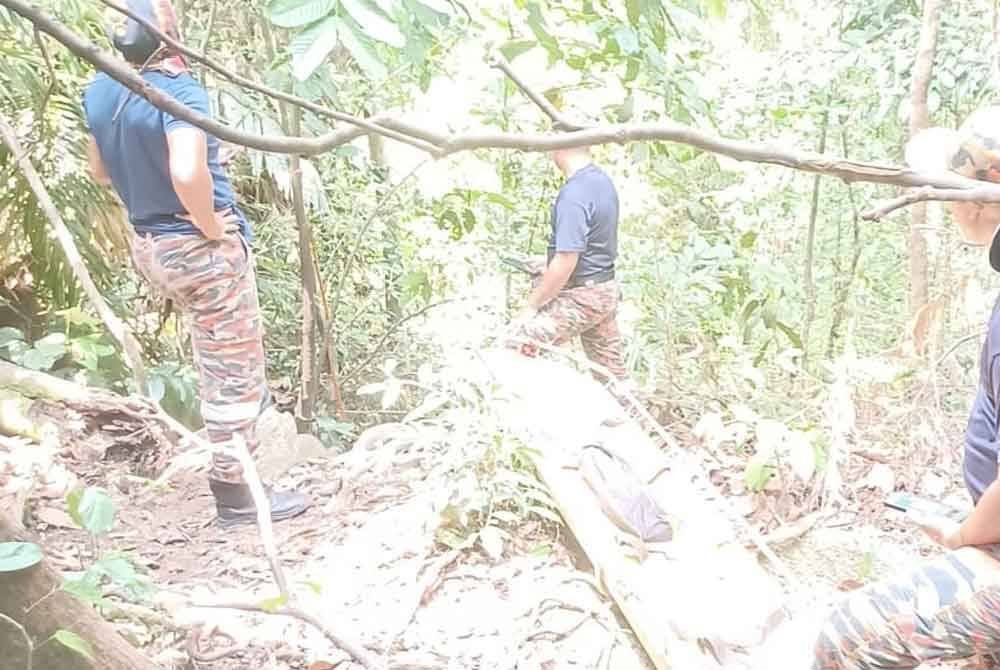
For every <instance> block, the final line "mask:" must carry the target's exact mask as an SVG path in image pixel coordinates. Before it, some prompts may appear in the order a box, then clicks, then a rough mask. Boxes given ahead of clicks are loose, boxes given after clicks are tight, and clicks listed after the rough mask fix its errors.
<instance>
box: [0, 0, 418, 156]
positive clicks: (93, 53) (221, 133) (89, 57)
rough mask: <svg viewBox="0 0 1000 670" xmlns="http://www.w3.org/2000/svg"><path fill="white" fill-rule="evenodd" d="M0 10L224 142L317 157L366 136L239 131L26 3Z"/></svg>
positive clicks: (8, 3) (353, 131) (6, 0)
mask: <svg viewBox="0 0 1000 670" xmlns="http://www.w3.org/2000/svg"><path fill="white" fill-rule="evenodd" d="M0 7H6V8H7V9H9V10H11V11H12V12H14V13H15V14H18V15H20V16H22V17H23V18H25V19H27V20H28V21H30V22H31V23H32V24H33V25H35V26H36V27H38V29H39V30H41V31H42V32H44V33H47V34H48V35H51V36H52V37H53V39H55V40H56V41H57V42H60V43H61V44H62V45H63V46H65V47H66V48H67V49H69V50H70V52H72V53H73V54H74V55H76V56H77V57H78V58H80V59H82V60H84V61H86V62H88V63H90V64H91V65H93V66H94V67H96V68H97V69H99V70H101V71H103V72H106V73H107V74H108V75H109V76H111V77H112V78H113V79H115V80H117V81H118V82H120V83H121V84H122V85H124V86H125V87H127V88H128V89H129V90H131V91H133V92H135V93H137V94H138V95H141V96H142V97H143V98H145V99H146V100H148V101H149V102H150V103H151V104H152V105H153V106H155V107H156V108H157V109H160V110H163V111H165V112H167V113H169V114H172V115H174V116H176V117H177V118H179V119H183V120H184V121H187V122H188V123H190V124H192V125H194V126H196V127H198V128H201V129H202V130H204V131H205V132H207V133H210V134H212V135H214V136H215V137H217V138H219V139H220V140H224V141H226V142H230V143H232V144H238V145H241V146H245V147H249V148H252V149H259V150H261V151H268V152H273V153H281V154H293V153H298V154H302V155H306V156H313V155H316V154H321V153H324V152H327V151H330V150H331V149H334V148H336V147H338V146H340V145H342V144H346V143H347V142H350V141H351V140H354V139H356V138H358V137H361V136H363V135H365V134H366V131H365V130H364V129H363V128H358V127H352V128H344V129H341V130H336V131H333V132H331V133H327V134H325V135H320V136H318V137H283V136H276V135H257V134H253V133H245V132H242V131H239V130H235V129H233V128H230V127H229V126H227V125H225V124H222V123H219V122H218V121H215V120H213V119H210V118H209V117H207V116H205V115H203V114H200V113H198V112H196V111H194V110H192V109H190V108H189V107H187V106H186V105H183V104H181V103H180V102H178V101H177V100H176V99H175V98H174V97H172V96H170V95H168V94H166V93H164V92H163V91H161V90H160V89H158V88H156V87H155V86H153V85H152V84H150V83H149V82H147V81H146V80H144V79H143V78H142V77H140V76H139V75H138V74H137V73H136V72H135V70H134V69H133V68H132V67H131V66H129V65H128V64H127V63H125V62H124V61H122V60H120V59H118V58H115V57H113V56H109V55H108V54H106V53H104V52H103V51H101V49H100V48H99V47H98V46H97V45H95V44H94V43H93V42H89V41H87V40H84V39H82V38H81V37H79V36H78V35H76V34H75V33H74V32H72V31H71V30H69V29H67V28H65V27H64V26H62V25H60V24H59V23H57V22H55V21H53V20H52V19H50V18H49V17H48V16H46V15H45V14H43V13H42V12H41V11H40V10H39V9H37V8H36V7H33V6H31V5H29V4H27V3H26V2H23V0H0ZM399 125H405V124H397V123H395V122H391V121H389V120H388V119H387V120H386V122H385V124H384V126H380V127H384V128H390V129H393V130H399V127H398V126H399ZM401 132H403V133H404V134H408V135H413V136H419V135H417V134H416V133H411V132H409V131H405V130H401Z"/></svg>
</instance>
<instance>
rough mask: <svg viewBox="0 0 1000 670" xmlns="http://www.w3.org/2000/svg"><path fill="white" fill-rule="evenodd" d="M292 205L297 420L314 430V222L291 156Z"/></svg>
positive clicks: (294, 124) (295, 120)
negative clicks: (297, 290) (297, 270)
mask: <svg viewBox="0 0 1000 670" xmlns="http://www.w3.org/2000/svg"><path fill="white" fill-rule="evenodd" d="M289 117H290V120H289V126H290V128H289V129H290V131H291V133H292V134H293V135H298V134H299V133H300V131H301V128H300V126H301V121H302V110H301V109H299V108H298V107H295V108H293V109H291V110H290V111H289ZM291 169H292V207H293V208H294V210H295V226H296V228H298V231H299V264H300V266H301V268H302V381H301V385H300V387H301V388H300V390H299V408H298V412H296V417H295V418H296V421H297V423H298V428H299V432H312V428H313V426H312V424H313V420H314V418H315V411H316V394H317V391H318V388H319V386H318V381H319V379H318V377H317V375H316V311H317V309H316V285H317V283H318V281H317V278H316V266H315V264H314V263H313V258H312V225H311V224H310V222H309V216H308V214H307V213H306V204H305V198H304V195H303V193H302V162H301V159H300V158H299V157H298V156H296V155H292V157H291Z"/></svg>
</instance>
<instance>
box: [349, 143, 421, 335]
mask: <svg viewBox="0 0 1000 670" xmlns="http://www.w3.org/2000/svg"><path fill="white" fill-rule="evenodd" d="M426 164H427V161H426V160H423V161H421V162H419V163H417V164H416V165H415V166H414V167H413V169H412V170H410V171H409V172H407V173H406V175H404V176H403V178H402V179H400V180H399V181H397V182H396V183H395V184H393V185H392V187H391V188H390V189H389V190H388V191H386V193H385V195H383V196H382V200H380V201H379V203H378V204H377V205H376V206H375V209H374V210H372V213H371V214H369V215H368V220H367V221H365V222H364V225H362V226H361V228H359V229H358V234H357V235H355V236H354V243H353V244H352V245H351V251H350V254H349V255H348V257H347V263H346V264H345V266H344V269H343V271H342V272H341V273H340V279H338V280H337V288H336V289H335V290H334V292H333V300H331V301H330V323H333V320H334V319H336V318H337V310H338V308H339V307H340V294H341V292H342V291H343V290H344V283H345V282H346V281H347V276H348V275H349V274H350V273H351V266H352V265H353V264H354V259H355V257H356V256H357V254H358V247H359V246H360V244H361V240H362V238H363V237H364V235H365V233H367V232H368V229H369V228H370V227H371V225H372V223H374V222H375V219H376V218H377V217H378V215H379V214H381V213H382V210H384V209H385V208H386V206H387V205H388V204H389V201H390V199H391V198H392V196H394V195H395V194H396V192H397V191H398V190H399V189H400V187H401V186H402V185H403V184H405V183H406V182H408V181H409V180H410V179H412V178H413V177H414V175H416V174H417V172H418V171H419V170H420V168H422V167H423V166H424V165H426ZM338 251H339V250H338ZM334 256H336V252H334Z"/></svg>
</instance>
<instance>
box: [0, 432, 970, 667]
mask: <svg viewBox="0 0 1000 670" xmlns="http://www.w3.org/2000/svg"><path fill="white" fill-rule="evenodd" d="M661 418H664V417H661ZM672 424H673V425H672V427H671V431H672V432H673V433H674V434H675V435H676V437H677V438H678V440H679V442H680V444H681V447H682V448H684V449H687V450H688V451H689V452H690V453H692V454H695V455H697V456H699V457H700V458H701V460H702V462H703V465H704V467H705V469H706V471H707V472H709V474H710V477H711V479H712V481H713V483H714V484H715V485H716V486H718V487H719V488H720V489H721V490H722V491H723V492H724V493H725V494H726V495H727V497H729V498H730V500H731V501H732V502H733V504H734V505H735V506H736V508H737V509H738V510H740V511H741V513H743V515H744V516H745V517H746V518H747V520H748V521H749V522H750V523H751V524H753V525H755V526H757V527H758V528H759V529H761V530H763V531H764V532H765V533H767V534H770V535H772V537H774V536H777V535H781V534H785V535H786V536H787V537H788V539H787V541H785V542H784V543H782V544H781V545H780V546H779V547H778V549H779V553H780V555H781V557H782V558H783V560H784V561H785V562H786V564H787V566H788V568H789V569H790V572H791V573H792V577H791V581H789V580H788V579H787V575H786V579H785V584H784V585H785V587H786V588H787V589H788V590H789V592H790V593H792V592H795V591H798V592H799V595H801V591H802V590H806V591H808V594H809V596H808V600H811V601H813V602H816V603H823V602H829V601H830V600H831V599H834V598H836V597H837V596H838V594H840V593H842V592H845V591H850V590H853V589H856V588H859V587H861V586H862V585H864V584H866V583H869V582H870V581H872V580H875V579H878V578H881V577H885V576H888V575H891V574H899V572H900V571H901V570H903V569H905V568H906V567H907V566H908V565H912V564H914V563H915V562H916V561H919V560H920V559H921V558H922V557H925V556H928V555H931V554H933V553H934V552H936V551H937V549H936V548H935V547H934V546H933V545H931V544H930V542H929V541H927V540H926V539H925V538H923V536H922V534H921V533H920V532H919V531H918V530H917V529H916V528H914V527H913V526H912V525H911V524H908V523H906V521H905V520H904V519H902V518H901V517H900V515H899V514H898V513H895V512H892V511H890V510H887V509H886V508H885V507H884V506H883V505H882V499H883V497H884V494H885V491H886V490H892V489H905V490H909V491H913V492H915V493H920V494H923V495H930V496H933V497H936V498H938V499H946V500H951V501H953V502H957V503H959V504H961V501H962V498H963V497H964V495H965V494H964V489H963V487H962V485H961V479H960V469H959V463H958V460H957V455H956V456H954V457H949V458H945V459H943V460H942V459H941V457H940V453H937V454H935V453H931V452H929V451H927V452H926V453H924V451H926V450H923V451H922V450H920V449H919V448H914V449H909V450H905V449H898V450H896V451H895V452H893V453H891V454H879V453H872V452H866V451H864V450H862V449H858V450H857V451H856V452H854V453H852V454H851V455H850V456H849V457H848V458H847V460H846V462H845V463H844V464H843V465H842V467H841V472H842V474H843V477H844V480H845V486H844V488H843V490H844V491H845V492H846V493H845V499H844V500H843V501H841V504H840V505H839V506H837V507H836V509H839V510H841V511H837V512H835V513H831V514H823V513H821V511H819V510H809V509H807V507H808V500H807V496H806V494H805V492H804V491H794V490H785V489H783V488H782V487H781V486H780V485H772V486H770V487H769V488H768V489H767V490H765V491H764V492H763V493H752V492H749V491H747V489H746V486H745V485H744V484H743V464H744V463H745V457H739V456H738V455H736V454H729V455H727V454H725V453H714V454H709V453H708V451H707V449H706V448H705V447H704V445H703V444H702V443H701V442H700V441H699V440H697V439H696V438H695V437H694V436H693V435H692V433H691V431H690V427H689V425H688V424H686V423H684V422H683V421H679V422H678V421H674V422H672ZM944 424H946V425H945V426H944V427H945V428H946V429H947V430H948V431H954V435H955V436H956V438H957V437H960V436H961V429H962V425H961V421H960V419H959V418H958V417H950V418H947V419H946V420H945V421H944ZM864 428H865V427H864V426H859V431H860V433H862V434H863V433H864ZM956 442H957V440H956ZM383 446H385V445H383ZM5 448H6V449H7V450H8V451H9V449H10V445H9V444H7V447H5V446H4V443H0V472H3V467H2V465H3V459H4V455H5ZM383 451H384V450H383ZM388 452H389V453H388V456H386V454H385V453H382V455H381V456H379V457H376V456H375V453H376V452H375V451H372V452H371V453H370V456H371V457H370V458H368V457H367V456H368V455H366V454H355V458H351V456H350V454H351V452H347V454H345V455H337V454H333V453H332V452H328V453H323V451H322V449H320V450H319V451H318V452H317V451H315V450H314V451H312V452H303V451H300V452H298V453H297V454H295V455H293V456H292V457H291V458H290V459H289V458H285V459H282V458H281V457H280V455H275V454H268V453H264V454H261V455H260V457H259V460H261V461H262V463H263V467H262V470H264V475H265V476H266V477H268V478H269V479H271V480H272V481H274V482H275V483H276V485H277V486H278V487H279V488H280V487H284V486H294V487H296V488H298V489H299V490H303V491H305V492H307V493H308V494H309V495H310V496H311V498H312V501H313V506H312V507H311V508H310V509H309V510H308V512H307V513H305V514H304V515H302V516H300V517H298V518H296V519H293V520H291V521H287V522H283V523H280V524H277V525H276V526H275V539H276V541H277V545H278V547H279V548H280V553H281V556H282V559H283V560H284V562H285V566H286V570H287V572H288V575H289V579H290V580H291V581H292V587H293V590H294V591H295V592H296V594H297V597H298V598H299V602H300V603H301V604H302V606H303V607H304V608H306V609H308V610H310V611H312V612H314V613H317V614H318V615H319V616H320V618H321V619H322V620H323V621H325V622H326V623H328V624H329V625H330V626H331V627H332V628H333V629H334V630H335V631H337V632H338V633H340V634H342V635H344V636H345V637H347V638H351V639H354V640H356V641H359V642H361V643H362V644H363V645H364V646H366V647H367V648H369V649H371V650H372V651H373V652H375V653H376V654H378V655H380V656H382V657H384V658H386V659H387V660H388V661H389V667H391V668H410V669H412V670H417V669H420V668H428V669H430V668H439V669H443V668H490V669H492V668H519V669H530V670H535V669H538V670H552V669H554V668H565V667H579V668H602V669H603V668H612V667H613V668H616V669H619V668H622V669H625V670H628V669H629V668H648V667H650V665H649V663H648V661H647V659H646V658H645V656H644V654H643V653H642V651H641V649H640V647H639V646H638V643H637V642H636V640H635V639H634V637H633V636H632V635H631V633H630V631H629V629H628V628H627V626H625V625H624V623H623V621H622V619H621V617H620V616H619V615H618V613H617V611H616V609H615V608H614V607H613V606H612V605H611V604H610V601H608V600H607V599H606V598H605V597H603V596H602V595H601V594H600V592H599V590H598V589H597V588H596V584H595V583H594V580H593V577H592V573H591V566H589V564H588V563H587V561H586V559H585V558H584V557H583V555H582V553H581V552H580V551H579V550H578V548H577V547H576V546H575V543H574V541H573V539H572V537H567V536H565V535H563V534H562V532H561V531H560V529H558V528H556V527H554V525H553V524H551V523H548V522H543V521H532V522H526V523H523V524H522V525H521V526H520V527H519V528H517V529H516V530H515V533H514V541H513V542H512V543H509V544H508V545H507V550H506V551H505V553H504V557H503V558H502V559H501V560H498V561H494V560H491V559H490V558H489V557H488V556H487V555H486V554H485V553H484V552H482V551H481V550H479V549H467V550H464V551H451V550H448V549H447V548H444V547H443V546H441V545H440V544H439V543H438V542H437V541H436V540H435V531H436V530H437V528H438V527H439V525H440V523H441V516H440V511H439V510H440V506H439V505H437V504H436V502H435V501H436V500H438V499H439V497H440V495H439V494H440V492H441V490H442V489H444V488H446V487H447V486H448V468H447V467H442V466H443V465H446V464H445V463H443V462H442V460H441V459H442V458H443V456H442V455H441V454H439V453H435V452H433V451H429V450H427V451H425V450H423V449H421V448H419V447H416V446H414V443H413V442H409V443H407V442H404V443H403V446H402V448H396V447H394V446H392V445H391V444H390V446H389V448H388ZM8 455H9V453H8ZM54 458H55V459H56V460H57V461H58V463H59V464H61V465H62V466H64V467H65V468H66V469H68V470H69V471H71V472H72V473H73V474H74V475H75V476H76V477H77V478H78V479H79V480H80V481H82V482H83V483H85V484H88V485H96V486H102V487H104V488H105V489H107V490H108V491H109V492H110V494H111V495H112V497H113V498H114V500H115V502H116V503H117V509H118V510H119V513H118V522H117V524H116V526H115V529H114V530H113V531H112V533H111V534H110V535H109V536H108V537H107V538H106V539H104V540H103V545H102V546H101V547H100V550H101V551H107V550H112V549H113V550H118V551H124V552H127V553H129V554H130V555H131V556H132V557H133V558H134V559H135V562H136V563H137V564H138V565H139V566H141V567H142V568H143V569H145V570H146V571H147V573H148V575H149V577H150V578H151V579H152V581H153V583H154V584H155V587H156V595H155V596H154V598H153V602H152V603H151V604H150V603H147V604H145V605H143V606H142V607H138V608H129V609H128V610H126V611H125V612H124V613H118V614H116V615H115V616H116V625H117V626H118V627H119V630H120V631H121V632H122V633H123V634H125V635H126V636H127V637H128V638H129V639H130V640H131V641H133V642H134V643H135V644H137V645H139V646H142V647H144V648H145V649H146V651H147V652H148V653H149V654H150V655H151V656H152V657H154V658H156V659H157V660H158V661H159V662H160V663H161V664H162V666H163V667H164V668H170V667H173V668H177V669H180V668H219V669H225V670H236V669H237V668H240V669H242V668H261V669H265V668H275V669H278V668H294V669H307V670H324V669H325V668H331V667H338V668H342V669H344V670H346V668H348V667H350V666H351V663H349V662H346V657H345V655H344V654H343V653H342V652H340V651H338V650H336V649H334V648H332V647H331V645H330V643H329V642H328V641H327V640H326V638H324V637H323V636H322V635H320V634H319V633H318V632H317V631H315V630H314V629H311V628H310V627H308V626H306V625H304V624H302V623H300V622H298V621H297V620H292V619H287V618H283V617H278V616H272V615H265V614H246V613H242V612H231V611H224V610H214V609H205V608H194V607H191V606H190V604H189V603H190V602H192V601H193V602H211V601H213V600H215V601H218V600H225V599H230V600H232V599H236V600H240V601H244V602H247V601H249V602H263V601H265V600H266V599H268V598H273V597H274V596H275V595H276V589H275V587H274V586H273V580H272V577H271V573H270V571H269V568H268V565H267V561H266V560H265V558H264V555H263V551H262V549H261V547H260V543H259V541H258V536H257V534H256V528H255V527H253V526H247V527H242V528H239V529H237V530H232V531H228V532H227V531H222V530H220V529H219V528H218V527H217V526H216V525H215V523H214V516H215V514H214V505H213V501H212V498H211V496H210V494H209V492H208V488H207V483H206V480H205V478H204V475H203V474H199V473H186V474H181V475H178V476H177V477H175V478H174V479H173V480H172V481H171V482H170V485H169V486H167V487H161V488H158V489H150V488H149V487H147V486H142V485H137V481H138V480H136V478H134V477H132V476H131V473H130V466H129V464H128V463H127V462H109V461H100V462H87V463H85V462H80V461H75V460H73V459H72V457H71V456H69V455H68V452H67V451H63V452H61V453H59V454H56V455H55V456H54ZM0 483H2V482H0ZM29 508H30V519H31V522H32V526H33V529H34V530H35V531H36V532H37V533H38V534H39V535H40V537H41V540H42V543H43V545H44V547H45V549H46V552H47V556H48V558H49V560H50V561H51V562H52V563H53V564H54V566H55V567H57V568H59V569H62V570H65V571H76V570H81V569H83V568H85V567H86V565H88V564H89V562H90V561H92V560H93V559H94V557H95V554H94V551H95V547H94V546H93V545H92V544H91V543H90V541H89V539H88V537H87V536H86V535H85V533H84V532H83V531H81V530H79V529H77V528H76V526H75V524H73V522H72V521H71V520H70V519H69V517H68V515H67V514H66V513H65V511H64V510H65V503H64V502H63V501H62V500H60V499H49V500H45V499H36V500H33V501H31V504H30V506H29ZM734 595H735V596H737V597H738V594H734ZM195 624H205V625H207V626H208V627H209V628H211V627H217V629H218V631H220V632H221V633H222V635H221V636H218V637H215V638H205V639H203V640H202V645H201V653H207V655H212V653H213V652H215V651H219V650H220V649H221V648H222V647H224V646H225V645H227V644H229V642H230V641H232V642H235V645H236V649H237V650H236V651H235V652H234V653H232V654H230V655H227V656H225V657H224V658H219V659H218V660H214V661H211V662H209V661H205V662H197V661H196V662H193V663H191V662H189V661H188V656H189V654H188V644H189V641H188V634H187V631H188V630H190V628H191V627H192V626H193V625H195ZM224 636H229V637H230V638H231V640H227V639H225V637H224ZM213 644H216V645H219V646H217V647H213Z"/></svg>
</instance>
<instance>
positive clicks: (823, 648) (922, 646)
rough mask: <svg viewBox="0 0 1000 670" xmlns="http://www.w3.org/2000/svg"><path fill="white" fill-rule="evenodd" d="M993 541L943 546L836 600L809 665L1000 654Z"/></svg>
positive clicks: (877, 667) (885, 669)
mask: <svg viewBox="0 0 1000 670" xmlns="http://www.w3.org/2000/svg"><path fill="white" fill-rule="evenodd" d="M996 554H997V549H996V547H995V546H991V547H989V548H983V549H978V548H971V547H966V548H963V549H961V550H959V551H955V552H949V553H947V554H945V555H943V556H942V557H940V558H938V559H936V560H934V561H932V562H930V563H927V564H924V565H922V566H920V567H919V568H917V569H915V570H913V571H912V572H910V573H909V574H907V575H905V576H902V577H899V578H896V579H892V580H889V581H884V582H879V583H876V584H872V585H871V586H868V587H866V588H864V589H861V590H859V591H857V592H855V593H853V594H851V595H850V596H849V597H848V598H846V599H845V600H843V601H842V602H840V603H839V604H838V605H837V606H836V607H835V608H834V610H833V611H832V613H831V614H830V616H829V617H828V618H827V620H826V622H825V624H824V626H823V629H822V631H821V632H820V635H819V638H818V640H817V643H816V647H815V661H814V664H813V669H814V670H889V669H890V668H891V669H899V668H916V667H917V666H919V665H920V664H922V663H925V662H927V661H933V660H954V659H963V658H970V657H974V656H978V657H980V658H982V659H983V660H985V661H987V662H988V663H990V665H988V666H987V667H996V666H995V665H994V663H995V661H994V660H993V657H994V656H995V655H998V654H1000V562H997V561H996V560H995V558H994V556H995V555H996Z"/></svg>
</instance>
